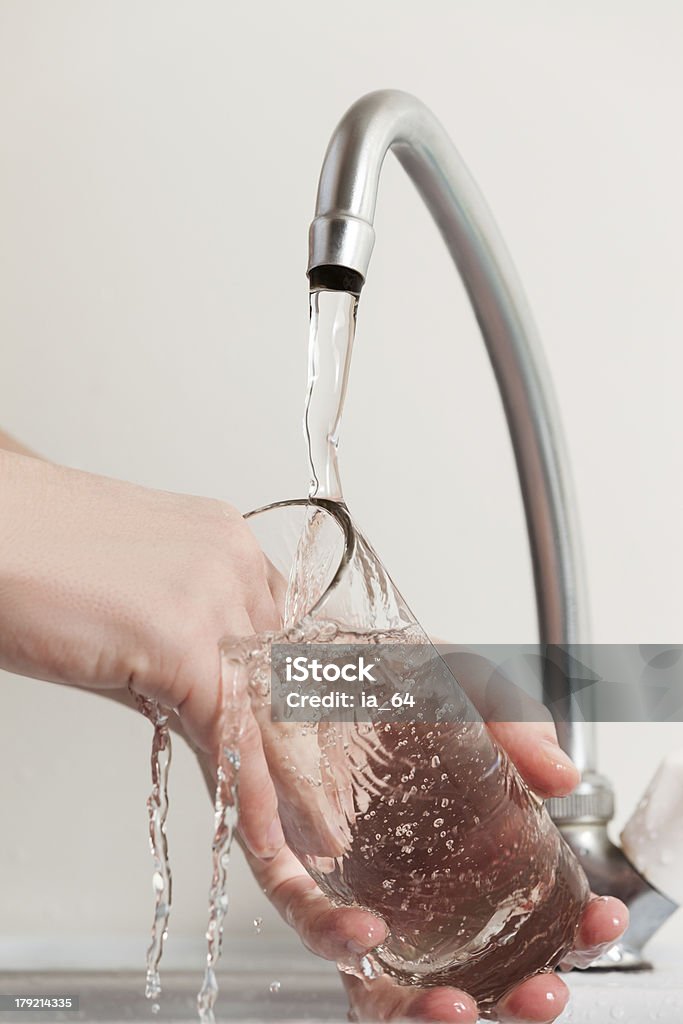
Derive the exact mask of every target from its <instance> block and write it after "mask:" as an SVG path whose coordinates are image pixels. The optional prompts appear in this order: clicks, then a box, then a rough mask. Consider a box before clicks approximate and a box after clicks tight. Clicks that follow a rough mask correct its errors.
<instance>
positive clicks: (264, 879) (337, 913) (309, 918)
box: [246, 847, 387, 961]
mask: <svg viewBox="0 0 683 1024" xmlns="http://www.w3.org/2000/svg"><path fill="white" fill-rule="evenodd" d="M246 857H247V861H248V863H249V866H250V867H251V870H252V871H253V873H254V876H255V878H256V880H257V882H258V883H259V885H260V886H261V888H262V889H263V890H264V892H265V894H266V896H267V897H268V899H269V900H270V901H271V903H272V904H273V906H274V907H275V909H276V910H277V911H278V913H279V914H280V915H281V917H282V918H283V919H284V920H285V921H286V922H287V924H288V925H290V927H291V928H293V929H294V930H295V931H296V933H297V934H298V935H299V937H300V938H301V940H302V942H303V943H304V945H305V946H307V947H308V949H310V950H311V952H312V953H315V954H316V955H317V956H320V957H323V959H325V960H334V961H339V960H347V959H348V958H349V955H352V956H364V955H365V954H366V953H368V952H369V951H370V950H371V949H373V948H374V947H375V946H377V945H379V944H380V943H381V942H383V941H384V939H385V938H386V934H387V930H386V927H385V925H384V924H383V922H382V921H380V920H379V918H377V917H375V916H374V915H373V914H370V913H368V912H367V911H365V910H360V909H359V908H358V907H334V906H333V905H332V904H331V903H330V901H329V900H328V899H327V898H326V897H325V896H323V894H322V892H321V891H320V889H319V888H318V886H317V885H316V884H315V882H314V881H313V879H312V878H311V877H310V876H309V875H308V874H307V873H306V871H305V870H304V868H303V867H302V866H301V864H300V863H299V861H298V860H297V859H296V857H295V856H294V854H293V853H292V852H291V851H290V850H289V849H288V848H287V847H284V848H283V849H282V850H281V851H280V853H279V854H278V855H277V856H276V857H275V858H274V859H273V860H271V861H268V862H264V861H262V860H257V859H256V858H254V857H253V856H251V855H250V854H249V853H248V852H247V853H246Z"/></svg>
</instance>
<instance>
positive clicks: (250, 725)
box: [239, 711, 285, 858]
mask: <svg viewBox="0 0 683 1024" xmlns="http://www.w3.org/2000/svg"><path fill="white" fill-rule="evenodd" d="M239 751H240V774H239V830H240V834H241V835H242V838H243V839H244V842H245V843H246V845H247V847H248V848H249V850H250V851H251V852H252V853H253V854H254V855H255V856H256V857H265V858H271V857H274V856H275V855H276V854H277V853H278V851H279V850H280V849H282V847H283V846H284V842H285V837H284V834H283V831H282V826H281V824H280V818H279V816H278V812H277V797H276V795H275V788H274V786H273V781H272V779H271V777H270V772H269V771H268V765H267V764H266V758H265V755H264V753H263V743H262V741H261V733H260V730H259V728H258V726H257V724H256V720H255V719H254V716H253V715H252V713H251V711H249V712H248V713H247V715H246V718H245V725H244V729H243V731H242V734H241V737H240V741H239Z"/></svg>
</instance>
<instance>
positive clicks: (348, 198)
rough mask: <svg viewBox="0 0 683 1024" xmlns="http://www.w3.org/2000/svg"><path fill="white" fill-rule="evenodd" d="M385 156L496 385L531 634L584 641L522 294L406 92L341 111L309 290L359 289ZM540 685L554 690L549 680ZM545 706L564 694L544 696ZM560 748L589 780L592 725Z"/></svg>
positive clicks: (578, 580) (569, 501) (459, 166)
mask: <svg viewBox="0 0 683 1024" xmlns="http://www.w3.org/2000/svg"><path fill="white" fill-rule="evenodd" d="M389 150H391V151H392V152H393V153H394V154H395V155H396V157H397V158H398V160H399V161H400V163H401V165H402V166H403V167H404V169H405V170H406V172H407V174H408V176H409V177H410V178H411V180H412V181H413V183H414V185H415V186H416V188H417V190H418V192H419V193H420V195H421V196H422V198H423V199H424V202H425V204H426V206H427V208H428V209H429V211H430V213H431V214H432V217H433V218H434V220H435V222H436V224H437V225H438V227H439V230H440V232H441V235H442V236H443V239H444V241H445V243H446V247H447V248H448V251H449V252H450V254H451V257H452V258H453V261H454V263H455V265H456V267H457V269H458V271H459V272H460V276H461V278H462V280H463V283H464V285H465V288H466V290H467V293H468V295H469V298H470V302H471V303H472V307H473V309H474V312H475V315H476V318H477V321H478V323H479V326H480V329H481V333H482V335H483V338H484V342H485V344H486V347H487V350H488V354H489V358H490V360H491V363H492V366H493V370H494V373H495V376H496V379H497V382H498V387H499V389H500V394H501V399H502V402H503V406H504V409H505V414H506V417H507V422H508V427H509V430H510V435H511V438H512V445H513V449H514V454H515V459H516V463H517V470H518V474H519V479H520V485H521V490H522V498H523V501H524V509H525V515H526V522H527V531H528V536H529V544H530V548H531V557H532V562H533V570H534V583H535V591H536V605H537V615H538V624H539V635H540V639H541V641H542V642H543V643H550V644H558V645H560V646H561V647H562V649H563V650H566V651H567V652H568V660H567V670H566V672H564V673H562V677H563V678H564V679H566V680H567V686H568V687H571V670H570V668H569V665H570V657H571V656H572V652H573V657H575V658H577V657H578V660H579V661H580V654H577V649H578V648H579V645H580V644H581V643H585V642H586V640H587V637H586V619H587V607H586V596H585V590H584V585H583V573H582V562H581V553H580V549H579V541H578V528H577V523H576V518H575V511H574V501H573V496H572V485H571V480H570V476H569V471H568V468H567V460H566V457H565V452H564V441H563V435H562V431H561V429H560V424H559V417H558V414H557V410H556V407H555V400H554V395H553V390H552V387H551V384H550V380H549V376H548V373H547V371H546V367H545V363H544V359H543V357H542V353H541V349H540V345H539V342H538V337H537V332H536V327H535V325H534V322H533V319H532V316H531V313H530V311H529V308H528V305H527V302H526V299H525V297H524V293H523V290H522V287H521V284H520V281H519V279H518V277H517V273H516V271H515V269H514V267H513V265H512V262H511V260H510V257H509V256H508V253H507V251H506V248H505V245H504V243H503V241H502V239H501V237H500V234H499V232H498V229H497V227H496V225H495V223H494V221H493V218H492V217H491V214H490V213H489V211H488V209H487V206H486V204H485V202H484V199H483V197H482V196H481V193H480V192H479V189H478V188H477V186H476V185H475V183H474V181H473V179H472V177H471V176H470V174H469V171H468V170H467V168H466V167H465V164H464V163H463V161H462V159H461V158H460V156H459V154H458V152H457V150H456V149H455V147H454V145H453V143H452V142H451V140H450V138H449V137H448V135H447V134H446V132H445V130H444V128H443V127H442V126H441V124H440V123H439V122H438V121H437V119H436V118H435V117H434V115H433V114H432V113H431V111H430V110H428V108H427V107H425V105H424V104H423V103H421V102H420V101H419V100H418V99H416V98H415V97H414V96H411V95H409V94H408V93H404V92H398V91H395V90H382V91H379V92H373V93H370V94H368V95H367V96H364V97H363V98H361V99H360V100H358V102H357V103H355V104H354V105H353V106H352V107H351V108H350V109H349V110H348V111H347V113H346V114H345V115H344V117H343V118H342V120H341V121H340V123H339V125H338V127H337V129H336V131H335V132H334V134H333V136H332V139H331V141H330V144H329V146H328V149H327V153H326V156H325V160H324V163H323V168H322V172H321V176H320V184H319V188H318V198H317V205H316V214H315V219H314V220H313V223H312V224H311V229H310V244H309V264H308V274H309V278H310V281H311V286H312V287H326V288H333V289H338V290H349V291H356V292H359V291H360V289H361V287H362V285H363V282H364V280H365V277H366V275H367V271H368V265H369V262H370V256H371V254H372V248H373V245H374V239H375V231H374V227H373V220H374V215H375V206H376V202H377V194H378V190H379V180H380V175H381V171H382V165H383V163H384V158H385V156H386V154H387V153H388V152H389ZM547 685H548V686H551V685H553V686H556V685H557V684H556V683H551V681H548V684H547ZM546 696H549V697H550V700H549V703H552V701H553V700H556V699H557V698H558V697H566V696H568V694H566V693H563V694H557V693H556V692H555V693H552V694H547V695H546ZM557 725H558V733H559V736H560V742H561V743H562V746H563V747H564V748H565V750H566V751H567V752H568V753H569V754H570V756H571V757H572V758H573V760H574V761H575V763H576V764H577V766H578V768H579V769H580V770H581V772H582V773H583V776H584V781H586V780H588V781H589V782H590V779H591V777H594V781H595V784H596V785H598V784H599V785H600V786H605V787H606V786H607V783H605V782H604V780H602V779H599V777H597V776H595V768H596V764H595V735H594V728H595V727H594V723H593V722H592V721H583V720H578V716H577V720H576V721H564V720H563V721H558V723H557Z"/></svg>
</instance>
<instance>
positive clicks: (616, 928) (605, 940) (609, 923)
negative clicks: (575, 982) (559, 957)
mask: <svg viewBox="0 0 683 1024" xmlns="http://www.w3.org/2000/svg"><path fill="white" fill-rule="evenodd" d="M627 927H628V910H627V908H626V906H625V905H624V904H623V903H622V902H621V900H618V899H616V898H615V897H614V896H594V897H593V898H592V899H591V901H590V903H589V904H588V906H587V907H586V909H585V910H584V912H583V917H582V918H581V924H580V925H579V931H578V935H577V939H576V949H575V950H574V951H573V952H572V953H570V954H569V955H568V956H567V957H566V958H565V959H564V960H563V962H562V967H579V968H583V967H588V965H589V964H590V963H592V962H593V960H595V959H596V958H597V957H599V956H601V955H602V954H603V953H605V952H607V950H608V949H609V948H610V946H612V945H614V943H615V942H616V941H617V939H618V938H619V937H620V936H621V935H623V933H624V932H625V931H626V928H627Z"/></svg>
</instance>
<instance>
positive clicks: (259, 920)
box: [254, 917, 263, 935]
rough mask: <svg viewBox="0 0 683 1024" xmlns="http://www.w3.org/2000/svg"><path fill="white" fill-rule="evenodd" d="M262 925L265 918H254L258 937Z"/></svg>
mask: <svg viewBox="0 0 683 1024" xmlns="http://www.w3.org/2000/svg"><path fill="white" fill-rule="evenodd" d="M262 924H263V918H262V917H255V918H254V928H255V929H256V934H257V935H260V934H261V931H262V927H261V926H262Z"/></svg>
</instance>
